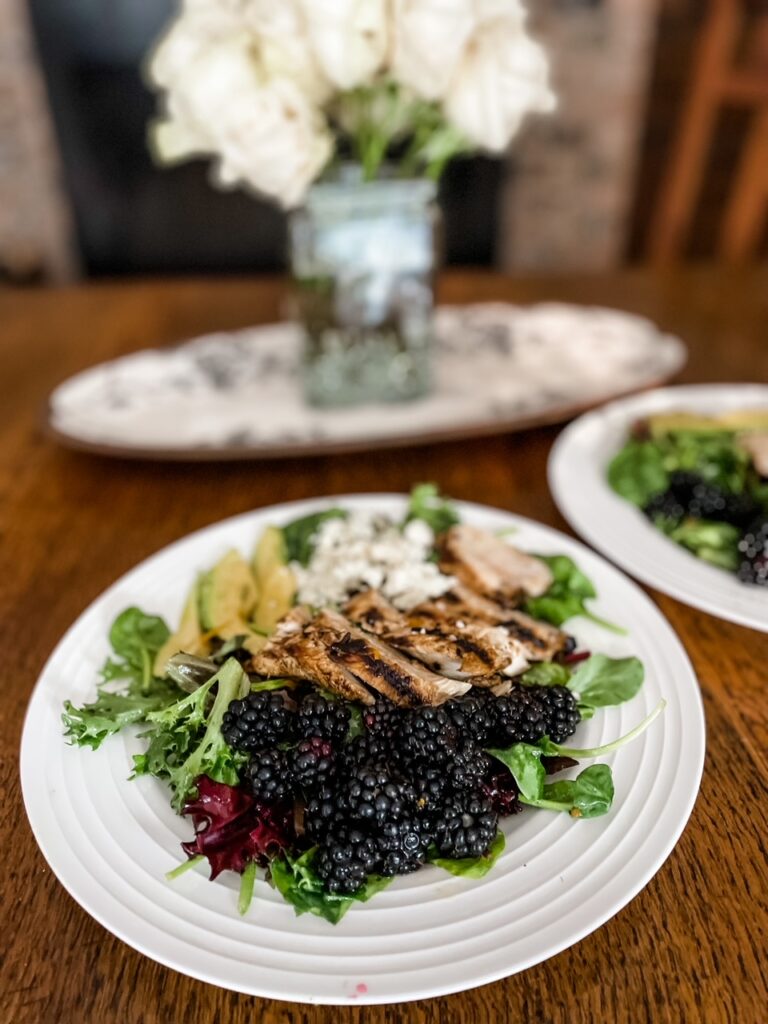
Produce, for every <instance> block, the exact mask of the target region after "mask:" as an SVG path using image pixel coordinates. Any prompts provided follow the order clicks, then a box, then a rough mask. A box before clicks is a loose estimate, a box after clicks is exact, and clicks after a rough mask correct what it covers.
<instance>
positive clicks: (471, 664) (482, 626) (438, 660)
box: [344, 590, 528, 685]
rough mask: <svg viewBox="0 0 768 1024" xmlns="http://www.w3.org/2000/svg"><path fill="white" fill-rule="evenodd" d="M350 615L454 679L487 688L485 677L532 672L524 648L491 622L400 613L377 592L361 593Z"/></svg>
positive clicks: (349, 606)
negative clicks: (469, 680) (483, 682)
mask: <svg viewBox="0 0 768 1024" xmlns="http://www.w3.org/2000/svg"><path fill="white" fill-rule="evenodd" d="M344 611H345V613H346V614H347V615H348V616H349V618H350V619H352V621H353V622H357V623H359V624H360V625H361V626H362V627H363V628H364V629H365V630H367V631H369V632H371V633H375V634H376V635H377V636H380V637H381V638H382V639H384V640H386V641H387V643H389V644H391V645H392V646H393V647H395V648H397V650H399V651H402V652H403V653H405V654H408V655H410V656H411V657H413V658H417V659H418V660H419V661H421V662H423V663H424V664H425V665H427V666H428V667H429V668H431V669H432V670H433V671H435V672H438V673H440V674H441V675H444V676H448V677H449V678H450V679H459V680H467V679H471V680H472V681H473V682H474V683H475V685H482V683H481V682H480V681H479V678H480V677H486V676H491V675H493V674H494V673H497V672H501V671H507V672H508V673H509V674H513V675H517V674H518V673H520V672H524V671H525V669H526V668H527V667H528V660H527V659H526V657H525V653H524V651H523V648H522V645H521V644H520V643H519V642H518V641H516V640H515V639H514V638H513V637H511V636H510V634H509V633H507V632H506V630H504V629H501V628H499V627H496V626H492V625H489V624H488V623H486V622H478V621H476V620H473V621H461V622H460V623H459V622H457V620H456V617H455V616H453V617H452V616H449V615H437V614H434V613H430V614H426V615H419V614H418V612H400V611H398V609H397V608H395V607H393V606H392V605H391V604H390V603H389V602H388V601H387V600H386V598H384V597H382V595H381V594H379V593H378V591H375V590H366V591H364V592H363V593H361V594H357V595H356V596H355V597H353V598H352V600H351V601H349V602H348V604H347V605H346V607H345V609H344Z"/></svg>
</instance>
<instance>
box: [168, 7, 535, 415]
mask: <svg viewBox="0 0 768 1024" xmlns="http://www.w3.org/2000/svg"><path fill="white" fill-rule="evenodd" d="M525 20H526V12H525V9H524V7H523V5H522V3H521V2H520V0H183V3H182V7H181V11H180V13H179V16H178V17H177V19H176V20H175V21H174V22H173V24H172V25H171V26H170V28H169V29H168V30H167V32H166V34H165V35H164V37H163V38H162V39H161V40H160V42H159V43H158V45H157V47H156V48H155V50H154V53H153V54H152V56H151V60H150V63H149V76H150V80H151V82H152V83H153V85H154V86H156V87H157V88H159V89H160V90H162V93H163V97H162V113H161V115H160V117H159V118H158V120H157V121H156V123H155V124H154V125H153V127H152V143H153V148H154V151H155V153H156V155H157V157H158V158H159V159H160V160H161V161H163V162H166V163H172V162H175V161H179V160H185V159H189V158H192V157H197V156H212V157H213V158H214V161H215V162H214V176H215V180H216V182H217V183H218V184H219V185H221V186H223V187H233V186H245V187H247V188H250V189H253V190H255V191H256V192H258V193H260V194H261V195H264V196H267V197H269V198H271V199H273V200H275V201H276V202H278V203H280V204H281V205H282V206H283V207H285V208H286V209H289V210H292V211H294V212H293V213H292V217H291V229H290V235H291V255H292V264H293V271H294V277H295V280H296V282H297V289H296V293H295V294H296V298H297V308H298V312H299V316H300V319H301V320H302V322H303V324H304V328H305V334H306V337H307V346H306V370H307V373H306V376H305V381H306V385H307V391H308V396H309V398H310V400H312V401H314V402H318V403H321V404H335V405H336V404H343V403H346V402H355V401H360V400H367V399H371V398H383V399H389V400H397V399H403V398H413V397H416V396H418V395H420V394H423V393H424V392H425V391H426V390H427V388H428V386H429V341H430V334H431V314H432V302H433V287H432V279H433V272H434V266H435V229H436V212H435V203H434V199H435V188H436V182H437V180H438V179H439V177H440V174H441V173H442V171H443V169H444V168H445V166H446V164H447V163H448V162H449V161H450V160H451V159H452V158H453V157H455V156H457V155H459V154H467V153H471V152H476V151H483V152H490V153H499V152H501V151H503V150H504V149H505V148H506V147H507V146H508V145H509V143H510V141H511V140H512V139H513V137H514V136H515V134H516V133H517V131H518V129H519V127H520V125H521V123H522V121H523V118H524V117H525V116H526V114H528V113H530V112H535V111H539V112H543V111H547V110H550V109H551V108H552V107H553V105H554V98H553V95H552V92H551V91H550V88H549V84H548V65H547V59H546V55H545V53H544V51H543V49H542V48H541V47H540V46H539V45H538V44H537V43H536V42H535V41H534V40H533V39H532V38H531V37H530V36H529V35H528V33H527V31H526V26H525Z"/></svg>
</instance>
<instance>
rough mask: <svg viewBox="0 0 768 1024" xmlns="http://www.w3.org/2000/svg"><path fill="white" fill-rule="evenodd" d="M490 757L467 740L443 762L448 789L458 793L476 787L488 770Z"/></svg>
mask: <svg viewBox="0 0 768 1024" xmlns="http://www.w3.org/2000/svg"><path fill="white" fill-rule="evenodd" d="M490 765H491V759H490V758H489V756H488V755H487V754H486V753H485V751H483V750H481V749H480V748H479V747H478V746H476V745H475V744H474V743H473V742H472V740H467V741H466V742H465V743H464V745H463V746H462V748H461V749H460V750H458V751H457V752H456V753H455V754H454V755H453V756H452V757H451V758H450V760H448V761H447V762H446V764H445V767H444V768H443V772H444V774H445V778H446V780H447V783H448V786H449V788H450V790H451V791H452V792H454V793H460V792H463V791H464V790H469V789H477V787H478V786H479V784H480V781H481V780H482V778H483V776H484V775H485V774H486V773H487V772H488V771H489V769H490Z"/></svg>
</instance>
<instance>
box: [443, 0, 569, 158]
mask: <svg viewBox="0 0 768 1024" xmlns="http://www.w3.org/2000/svg"><path fill="white" fill-rule="evenodd" d="M482 6H483V7H484V8H485V10H486V12H495V11H497V10H500V9H501V0H482ZM505 6H507V7H508V5H505ZM524 19H525V12H524V11H523V9H522V8H521V7H520V8H519V10H517V11H515V10H514V9H513V12H512V13H511V14H510V13H506V14H494V15H493V16H491V17H486V18H485V19H484V20H483V21H482V22H481V23H480V24H479V25H478V27H477V28H476V29H475V31H474V33H473V34H472V37H471V39H470V41H469V43H468V45H467V48H466V50H465V53H464V56H463V58H462V61H461V63H460V65H459V68H458V71H457V73H456V75H455V76H454V78H453V80H452V82H451V85H450V87H449V89H448V93H447V96H446V100H445V110H446V113H447V115H448V117H449V119H450V120H451V121H452V123H453V124H454V125H455V126H456V127H457V128H458V129H459V130H460V131H461V132H462V133H463V134H464V136H465V137H466V138H467V139H469V141H470V142H473V143H474V144H475V145H477V146H480V147H481V148H483V149H486V150H489V151H490V152H495V153H498V152H501V151H502V150H504V149H506V147H507V146H508V145H509V143H510V142H511V141H512V139H513V138H514V136H515V135H516V134H517V132H518V130H519V128H520V125H521V124H522V121H523V118H524V117H525V116H526V114H529V113H534V112H538V113H546V112H547V111H550V110H552V109H554V106H555V97H554V95H553V93H552V91H551V89H550V87H549V63H548V60H547V55H546V53H545V51H544V49H543V48H542V47H541V46H540V45H539V44H538V43H537V42H535V41H534V40H533V39H532V38H531V37H530V36H529V35H528V33H527V31H526V28H525V20H524Z"/></svg>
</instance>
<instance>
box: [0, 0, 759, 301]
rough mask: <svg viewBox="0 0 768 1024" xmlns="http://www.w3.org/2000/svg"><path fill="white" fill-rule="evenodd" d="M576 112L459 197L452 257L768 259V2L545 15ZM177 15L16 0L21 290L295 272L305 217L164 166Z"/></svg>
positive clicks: (474, 180)
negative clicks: (291, 222) (170, 46)
mask: <svg viewBox="0 0 768 1024" xmlns="http://www.w3.org/2000/svg"><path fill="white" fill-rule="evenodd" d="M528 6H529V9H530V11H531V22H532V25H533V27H534V29H535V32H536V34H537V35H538V37H539V38H540V39H541V40H542V41H543V42H545V43H546V45H547V46H548V48H549V51H550V53H551V56H552V62H553V77H554V83H555V88H556V90H557V92H558V94H559V97H560V106H559V110H558V112H557V114H556V115H555V116H554V117H547V118H540V119H538V120H537V121H535V122H534V121H532V122H531V123H530V124H529V125H528V126H527V127H526V128H525V129H524V132H523V135H522V136H521V138H520V140H519V142H518V144H516V145H515V146H514V147H513V152H512V155H511V156H510V157H509V158H508V159H507V160H492V159H486V158H480V159H472V160H460V161H457V162H456V163H455V165H453V166H452V167H451V168H450V170H449V172H448V174H447V175H446V177H445V180H444V182H443V184H442V204H443V208H444V211H445V219H446V234H447V258H448V262H449V263H451V264H455V265H463V266H467V265H475V266H484V267H498V268H501V269H506V270H528V269H535V270H552V271H560V270H571V269H582V270H595V271H599V270H602V269H609V268H611V267H616V266H620V265H623V264H626V263H632V262H643V261H647V260H648V259H653V260H657V261H661V260H673V259H712V258H718V257H724V258H726V259H731V260H747V259H755V258H764V257H765V255H766V253H767V252H768V223H767V221H766V217H765V212H766V207H767V206H768V0H535V2H531V3H529V5H528ZM173 10H174V4H173V2H172V0H0V281H10V282H14V283H20V284H30V285H34V284H40V283H46V282H58V281H65V280H73V279H78V278H99V277H104V276H109V277H116V276H126V275H147V274H165V275H167V274H181V273H189V272H194V273H207V272H210V273H217V274H220V273H228V272H231V273H242V272H244V271H245V272H258V271H276V270H280V269H281V268H282V267H283V266H284V261H285V218H284V215H283V214H281V213H280V212H279V211H278V210H276V209H275V208H274V207H272V206H271V205H270V204H268V203H266V202H264V203H260V202H254V201H253V199H252V198H251V197H250V196H249V195H247V194H245V193H240V192H232V193H222V192H217V191H215V190H214V189H212V188H211V187H210V185H209V183H208V174H209V170H208V166H207V164H206V162H204V161H198V162H194V163H191V164H186V165H182V166H179V167H176V168H173V169H167V168H164V169H160V168H156V167H155V166H153V164H152V161H151V158H150V156H149V153H148V151H147V146H146V126H147V122H148V120H149V119H150V117H151V115H152V113H153V111H154V109H155V98H154V97H153V96H152V95H151V94H150V93H149V91H148V90H147V89H146V88H145V86H144V85H143V82H142V74H141V65H142V61H143V59H144V55H145V54H146V52H147V50H148V48H149V46H150V44H151V42H152V40H153V39H155V38H156V37H157V35H158V33H159V31H160V29H161V28H162V26H163V25H164V23H165V22H166V21H167V20H168V19H169V17H170V16H171V14H172V12H173Z"/></svg>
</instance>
